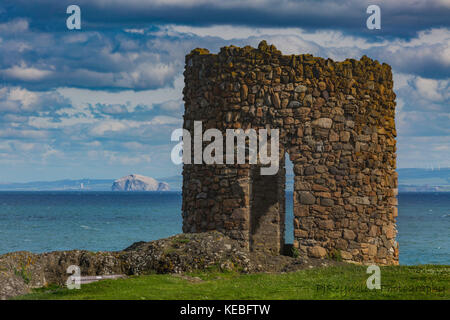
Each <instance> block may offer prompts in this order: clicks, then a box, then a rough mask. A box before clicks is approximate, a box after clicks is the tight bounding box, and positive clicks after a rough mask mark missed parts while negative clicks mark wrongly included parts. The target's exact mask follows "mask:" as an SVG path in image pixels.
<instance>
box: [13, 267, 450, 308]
mask: <svg viewBox="0 0 450 320" xmlns="http://www.w3.org/2000/svg"><path fill="white" fill-rule="evenodd" d="M189 276H190V277H198V278H201V280H199V279H196V278H194V280H195V279H196V281H193V280H191V279H192V278H188V279H185V278H182V277H177V276H173V275H147V276H136V277H130V278H127V279H118V280H105V281H100V282H96V283H91V284H87V285H82V287H81V289H80V290H68V289H65V288H58V287H51V288H42V289H37V290H35V291H34V292H33V293H31V294H28V295H25V296H21V297H17V299H172V300H174V299H194V300H196V299H201V300H203V299H249V300H250V299H450V290H449V285H450V266H435V265H424V266H400V267H398V266H397V267H381V287H382V289H381V290H376V289H374V290H369V289H367V287H366V280H367V278H368V277H369V276H370V275H369V274H366V267H363V266H355V265H345V266H339V267H327V268H316V269H309V270H303V271H298V272H292V273H284V274H249V275H243V274H238V273H217V272H215V271H210V272H204V273H195V274H189Z"/></svg>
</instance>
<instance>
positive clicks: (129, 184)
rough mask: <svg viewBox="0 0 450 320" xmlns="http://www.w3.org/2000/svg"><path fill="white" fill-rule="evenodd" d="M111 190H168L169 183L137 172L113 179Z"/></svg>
mask: <svg viewBox="0 0 450 320" xmlns="http://www.w3.org/2000/svg"><path fill="white" fill-rule="evenodd" d="M111 190H112V191H169V190H170V188H169V185H168V184H167V183H165V182H158V181H157V180H155V179H153V178H151V177H146V176H141V175H139V174H131V175H128V176H125V177H122V178H120V179H117V180H116V181H114V183H113V185H112V187H111Z"/></svg>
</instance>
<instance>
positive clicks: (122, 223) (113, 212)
mask: <svg viewBox="0 0 450 320" xmlns="http://www.w3.org/2000/svg"><path fill="white" fill-rule="evenodd" d="M286 198H287V199H288V200H287V201H286V211H287V217H286V240H287V242H292V238H293V236H292V228H293V227H292V217H293V215H292V201H291V199H292V192H290V193H289V192H288V193H287V197H286ZM398 199H399V217H398V220H397V221H398V229H399V232H398V236H397V240H398V241H399V244H400V264H405V265H413V264H425V263H430V264H450V232H449V231H450V193H402V194H399V196H398ZM180 232H181V193H180V192H143V193H140V192H137V193H136V192H132V193H130V192H128V193H127V192H123V193H122V192H114V193H113V192H0V254H1V253H6V252H11V251H19V250H27V251H32V252H44V251H53V250H69V249H86V250H93V251H98V250H121V249H124V248H126V247H127V246H129V245H131V244H132V243H133V242H136V241H150V240H155V239H160V238H164V237H168V236H171V235H174V234H177V233H180Z"/></svg>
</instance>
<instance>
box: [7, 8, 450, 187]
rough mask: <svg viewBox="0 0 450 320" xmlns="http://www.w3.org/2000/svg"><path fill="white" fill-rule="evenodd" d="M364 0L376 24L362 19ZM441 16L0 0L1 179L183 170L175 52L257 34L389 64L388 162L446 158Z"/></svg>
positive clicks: (426, 11)
mask: <svg viewBox="0 0 450 320" xmlns="http://www.w3.org/2000/svg"><path fill="white" fill-rule="evenodd" d="M70 4H77V5H79V6H80V8H81V20H82V22H81V23H82V25H81V27H82V29H81V30H68V29H67V27H66V19H67V17H68V15H67V14H66V8H67V6H68V5H70ZM369 4H378V5H379V6H380V7H381V30H368V29H367V28H366V19H367V17H368V16H369V15H368V14H366V8H367V6H368V5H369ZM449 17H450V0H421V1H418V0H409V1H407V0H396V1H376V2H373V1H361V0H347V1H336V2H333V1H328V0H324V1H308V0H306V1H292V0H281V1H269V0H256V1H255V0H254V1H242V0H227V1H224V0H218V1H206V0H154V1H152V0H127V1H119V0H109V1H107V0H77V1H74V0H71V1H65V0H60V1H54V0H33V1H29V0H14V1H12V0H2V1H1V2H0V182H4V181H32V180H56V179H64V178H72V179H76V178H84V177H89V178H117V177H120V176H123V175H126V174H130V173H140V174H144V175H149V176H153V177H164V176H172V175H175V174H178V173H180V172H181V167H180V166H175V165H173V164H172V163H171V161H170V151H171V149H172V147H173V146H174V143H172V142H171V141H170V134H171V132H172V130H173V129H175V128H178V127H180V126H181V123H182V120H181V119H182V115H183V103H182V100H181V98H182V88H183V75H182V73H183V69H184V56H185V54H187V53H188V52H190V51H191V50H192V49H193V48H196V47H204V48H208V49H209V50H210V51H211V52H218V51H219V48H220V47H222V46H225V45H230V44H234V45H238V46H243V45H247V44H249V45H252V46H257V44H258V43H259V41H261V40H262V39H266V40H267V41H268V42H269V43H273V44H274V45H275V46H277V48H278V49H280V50H281V51H282V52H283V53H285V54H293V53H297V54H298V53H311V54H313V55H316V56H321V57H329V58H332V59H334V60H344V59H345V58H355V59H359V58H360V57H361V56H362V55H364V54H366V55H368V56H369V57H371V58H374V59H378V60H379V61H380V62H386V63H389V64H391V65H392V67H393V72H394V81H395V92H396V94H397V119H396V123H397V132H398V167H400V168H408V167H422V168H424V167H425V168H427V167H428V168H429V167H439V166H440V167H450V126H449V123H450V106H449V101H450V93H449V86H450V82H449V75H450V18H449Z"/></svg>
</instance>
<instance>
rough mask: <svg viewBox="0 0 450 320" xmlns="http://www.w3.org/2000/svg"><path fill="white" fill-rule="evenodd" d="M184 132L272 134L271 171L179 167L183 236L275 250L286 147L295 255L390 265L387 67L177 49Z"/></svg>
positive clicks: (270, 52)
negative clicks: (275, 139) (210, 234)
mask: <svg viewBox="0 0 450 320" xmlns="http://www.w3.org/2000/svg"><path fill="white" fill-rule="evenodd" d="M184 76H185V88H184V91H183V93H184V101H185V115H184V128H185V129H187V130H188V131H189V132H191V134H192V136H194V121H202V126H203V131H205V130H206V129H209V128H217V129H219V130H221V131H222V132H224V133H225V130H226V129H239V128H242V129H244V130H245V129H249V128H252V129H265V128H276V129H279V132H280V139H279V141H280V151H279V156H280V159H279V160H280V163H279V171H278V173H277V174H276V175H261V174H260V170H259V169H260V165H250V164H248V163H246V164H240V165H238V164H233V165H229V164H204V163H203V164H194V162H192V164H184V166H183V207H182V211H183V212H182V215H183V232H203V231H208V230H218V231H221V232H223V233H224V234H226V235H228V236H230V237H232V238H234V239H237V240H240V241H242V245H243V246H245V247H246V248H248V249H249V250H252V251H258V250H259V251H265V252H268V253H272V254H280V253H281V252H282V250H283V247H284V233H285V180H286V178H285V174H286V172H285V171H286V170H285V166H284V163H285V158H284V157H285V154H288V156H289V158H290V160H291V161H292V162H293V165H294V174H295V177H294V193H293V194H294V230H288V232H293V233H294V243H293V246H294V247H295V248H297V249H298V250H299V253H300V254H301V255H307V256H310V257H318V258H325V257H339V258H342V259H343V260H344V261H351V262H358V263H377V264H398V244H397V242H396V240H395V237H396V232H397V231H396V224H395V220H396V216H397V198H396V195H397V173H396V171H395V168H396V141H395V137H396V131H395V122H394V116H395V94H394V92H393V81H392V72H391V67H390V66H389V65H387V64H380V63H379V62H378V61H374V60H372V59H370V58H368V57H366V56H363V57H362V58H361V60H359V61H358V60H354V59H347V60H345V61H343V62H335V61H333V60H331V59H323V58H316V57H313V56H312V55H309V54H302V55H282V54H281V52H280V51H278V50H277V49H276V48H275V47H274V46H273V45H270V46H269V45H267V43H266V42H265V41H262V42H261V43H260V44H259V46H258V48H257V49H256V48H253V47H249V46H246V47H243V48H239V47H235V46H229V47H224V48H221V50H220V52H219V53H218V54H211V53H209V51H208V50H206V49H195V50H193V51H192V52H191V53H190V54H188V55H187V56H186V67H185V72H184Z"/></svg>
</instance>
